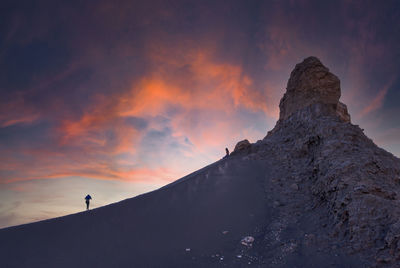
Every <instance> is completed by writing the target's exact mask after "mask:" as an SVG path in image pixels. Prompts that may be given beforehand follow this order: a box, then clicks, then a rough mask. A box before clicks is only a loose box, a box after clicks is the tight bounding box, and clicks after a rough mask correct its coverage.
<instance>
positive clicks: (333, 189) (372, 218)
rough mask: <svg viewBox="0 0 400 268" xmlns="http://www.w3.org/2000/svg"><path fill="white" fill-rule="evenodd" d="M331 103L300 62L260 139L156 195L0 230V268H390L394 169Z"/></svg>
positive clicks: (330, 82)
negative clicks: (248, 239)
mask: <svg viewBox="0 0 400 268" xmlns="http://www.w3.org/2000/svg"><path fill="white" fill-rule="evenodd" d="M339 98H340V82H339V79H338V78H337V77H336V76H334V75H333V74H331V73H330V72H329V70H328V69H327V68H326V67H324V66H323V65H322V64H321V62H320V61H319V60H318V59H317V58H315V57H310V58H307V59H305V60H304V61H303V62H302V63H300V64H298V65H297V66H296V68H295V69H294V70H293V72H292V74H291V77H290V79H289V82H288V87H287V92H286V94H285V96H284V97H283V98H282V100H281V103H280V109H281V114H280V119H279V121H278V122H277V125H276V126H275V128H274V129H273V130H272V131H270V132H269V133H268V135H267V136H266V137H265V138H264V139H263V140H260V141H258V142H256V143H254V144H250V143H248V142H246V141H242V142H240V143H238V145H237V146H236V148H235V151H234V152H233V153H232V155H231V156H230V157H228V158H225V159H222V160H220V161H218V162H216V163H214V164H212V165H210V166H208V167H205V168H203V169H201V170H199V171H197V172H195V173H193V174H191V175H188V176H187V177H184V178H182V179H180V180H178V181H176V182H174V183H172V184H170V185H168V186H166V187H163V188H161V189H159V190H157V191H154V192H151V193H148V194H145V195H142V196H139V197H136V198H132V199H128V200H125V201H122V202H119V203H116V204H113V205H110V206H106V207H103V208H99V209H95V210H93V211H89V212H84V213H79V214H75V215H70V216H66V217H62V218H57V219H53V220H49V221H43V222H38V223H34V224H28V225H23V226H17V227H12V228H7V229H2V230H0V263H1V265H0V266H1V267H243V266H255V267H368V266H375V265H378V266H379V267H380V266H382V267H385V266H387V267H398V262H399V258H400V202H399V196H400V168H399V167H400V160H399V159H398V158H396V157H394V156H393V155H391V154H390V153H388V152H386V151H384V150H382V149H380V148H378V147H377V146H376V145H375V144H374V143H373V142H372V141H371V140H370V139H369V138H367V137H366V136H365V135H364V134H363V131H362V129H360V128H359V127H358V126H355V125H352V124H351V123H350V116H349V115H348V113H347V108H346V106H345V105H344V104H342V103H340V102H339ZM246 236H251V237H253V238H254V242H252V243H247V245H245V244H246V243H243V244H242V243H241V240H242V239H243V238H244V237H246Z"/></svg>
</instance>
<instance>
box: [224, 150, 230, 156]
mask: <svg viewBox="0 0 400 268" xmlns="http://www.w3.org/2000/svg"><path fill="white" fill-rule="evenodd" d="M225 152H226V155H225V157H224V158H226V157H228V156H229V150H228V148H225Z"/></svg>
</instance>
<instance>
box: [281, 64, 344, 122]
mask: <svg viewBox="0 0 400 268" xmlns="http://www.w3.org/2000/svg"><path fill="white" fill-rule="evenodd" d="M340 95H341V91H340V80H339V78H337V76H336V75H334V74H332V73H331V72H329V69H328V68H326V67H325V66H324V65H323V64H322V63H321V61H320V60H319V59H318V58H316V57H308V58H306V59H304V61H303V62H301V63H299V64H297V65H296V67H295V68H294V70H293V71H292V73H291V74H290V78H289V81H288V84H287V88H286V93H285V94H284V95H283V97H282V99H281V101H280V104H279V108H280V114H279V119H280V120H285V119H287V118H288V117H289V116H290V115H292V114H293V113H294V112H296V111H298V110H301V109H303V108H304V107H307V106H310V105H312V104H316V103H320V104H324V105H325V106H327V107H330V108H331V110H332V113H333V114H337V115H338V116H339V117H340V118H341V119H342V120H343V121H345V122H350V115H349V114H348V113H347V107H346V105H344V104H343V103H340V102H339V98H340Z"/></svg>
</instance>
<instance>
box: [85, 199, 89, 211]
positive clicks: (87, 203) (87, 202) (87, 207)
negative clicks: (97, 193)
mask: <svg viewBox="0 0 400 268" xmlns="http://www.w3.org/2000/svg"><path fill="white" fill-rule="evenodd" d="M88 209H89V200H87V201H86V210H88Z"/></svg>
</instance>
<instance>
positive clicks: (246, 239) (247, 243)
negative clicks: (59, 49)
mask: <svg viewBox="0 0 400 268" xmlns="http://www.w3.org/2000/svg"><path fill="white" fill-rule="evenodd" d="M253 242H254V237H252V236H246V237H244V238H243V239H242V240H241V241H240V243H241V244H242V245H244V246H246V247H251V246H252V245H253Z"/></svg>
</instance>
